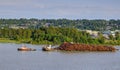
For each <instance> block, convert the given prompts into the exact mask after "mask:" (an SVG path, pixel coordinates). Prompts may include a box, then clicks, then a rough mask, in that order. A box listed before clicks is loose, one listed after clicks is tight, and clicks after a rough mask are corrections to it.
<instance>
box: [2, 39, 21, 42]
mask: <svg viewBox="0 0 120 70" xmlns="http://www.w3.org/2000/svg"><path fill="white" fill-rule="evenodd" d="M0 43H21V42H19V41H15V40H10V39H5V38H0Z"/></svg>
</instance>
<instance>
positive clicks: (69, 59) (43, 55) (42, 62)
mask: <svg viewBox="0 0 120 70" xmlns="http://www.w3.org/2000/svg"><path fill="white" fill-rule="evenodd" d="M21 46H22V44H13V43H0V70H120V51H116V52H60V51H52V52H43V51H42V50H41V49H42V46H43V45H31V44H26V46H28V47H31V48H35V49H37V51H28V52H20V51H17V48H19V47H21ZM116 48H118V49H120V47H119V46H116Z"/></svg>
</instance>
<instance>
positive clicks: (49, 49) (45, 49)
mask: <svg viewBox="0 0 120 70" xmlns="http://www.w3.org/2000/svg"><path fill="white" fill-rule="evenodd" d="M42 50H43V51H53V50H54V48H51V45H49V46H44V47H43V48H42Z"/></svg>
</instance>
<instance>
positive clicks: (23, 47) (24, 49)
mask: <svg viewBox="0 0 120 70" xmlns="http://www.w3.org/2000/svg"><path fill="white" fill-rule="evenodd" d="M17 50H18V51H36V49H32V48H27V47H26V46H22V47H21V48H18V49H17Z"/></svg>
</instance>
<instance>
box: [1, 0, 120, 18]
mask: <svg viewBox="0 0 120 70" xmlns="http://www.w3.org/2000/svg"><path fill="white" fill-rule="evenodd" d="M0 18H38V19H58V18H67V19H120V0H0Z"/></svg>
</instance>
